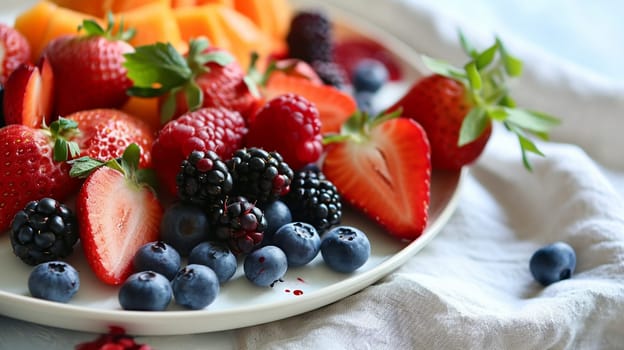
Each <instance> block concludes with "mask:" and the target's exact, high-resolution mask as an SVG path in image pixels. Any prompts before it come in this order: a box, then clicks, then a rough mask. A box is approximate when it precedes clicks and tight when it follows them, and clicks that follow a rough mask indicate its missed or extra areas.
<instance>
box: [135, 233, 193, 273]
mask: <svg viewBox="0 0 624 350" xmlns="http://www.w3.org/2000/svg"><path fill="white" fill-rule="evenodd" d="M133 263H134V270H135V271H137V272H138V271H149V270H152V271H154V272H158V273H159V274H161V275H163V276H165V277H167V278H168V279H169V280H172V279H173V277H174V276H175V275H176V273H177V272H178V270H179V269H180V266H181V263H180V254H179V253H178V252H177V251H176V250H175V248H173V247H172V246H170V245H169V244H167V243H165V242H163V241H157V242H151V243H147V244H145V245H144V246H142V247H141V248H139V250H138V251H137V252H136V254H135V255H134V261H133Z"/></svg>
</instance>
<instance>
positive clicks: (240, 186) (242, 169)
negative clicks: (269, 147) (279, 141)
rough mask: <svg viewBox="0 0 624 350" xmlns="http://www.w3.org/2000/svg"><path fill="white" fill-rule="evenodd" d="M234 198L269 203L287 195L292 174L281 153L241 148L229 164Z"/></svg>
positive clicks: (255, 148)
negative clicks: (239, 197)
mask: <svg viewBox="0 0 624 350" xmlns="http://www.w3.org/2000/svg"><path fill="white" fill-rule="evenodd" d="M227 166H228V169H229V170H230V173H231V174H232V178H233V179H234V188H233V190H232V192H233V194H234V195H238V196H243V197H245V198H247V200H249V201H250V202H268V201H272V200H275V199H277V198H278V197H280V196H283V195H285V194H286V193H288V191H289V189H290V182H291V181H292V178H293V171H292V169H291V168H290V167H289V166H288V164H287V163H286V162H284V160H283V158H282V156H281V155H280V154H279V153H278V152H267V151H265V150H263V149H261V148H257V147H251V148H242V149H239V150H237V151H236V152H234V155H233V156H232V158H231V159H230V160H228V161H227Z"/></svg>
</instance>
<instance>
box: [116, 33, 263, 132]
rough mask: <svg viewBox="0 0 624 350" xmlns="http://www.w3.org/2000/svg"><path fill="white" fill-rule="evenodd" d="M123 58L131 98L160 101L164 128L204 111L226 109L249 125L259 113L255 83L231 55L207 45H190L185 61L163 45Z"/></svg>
mask: <svg viewBox="0 0 624 350" xmlns="http://www.w3.org/2000/svg"><path fill="white" fill-rule="evenodd" d="M125 57H126V62H125V63H124V66H125V67H126V68H127V69H128V76H129V77H130V79H132V81H133V84H134V85H133V87H132V88H130V89H129V90H128V93H129V94H130V95H133V96H139V97H155V96H162V98H161V100H160V101H161V105H160V112H161V119H162V121H163V122H167V121H169V120H170V119H171V118H176V117H178V116H180V115H182V114H183V113H186V112H188V111H194V110H196V109H198V108H200V107H224V108H228V109H231V110H234V111H237V112H239V113H240V114H241V115H242V116H243V117H244V118H246V119H247V118H249V117H250V116H251V114H252V113H253V111H255V108H256V104H257V103H258V97H257V92H256V86H255V85H254V83H253V82H252V81H251V80H250V79H248V78H246V76H245V72H244V71H243V69H242V68H241V67H240V65H239V64H238V62H236V61H234V58H233V57H232V55H230V54H229V53H228V52H226V51H224V50H221V49H218V48H214V47H209V45H208V41H207V40H205V39H196V40H192V41H191V42H190V43H189V53H188V55H187V56H186V58H185V57H182V55H180V54H179V53H178V52H177V51H176V50H175V49H174V48H173V46H171V45H170V44H163V43H156V44H154V45H148V46H142V47H138V48H137V50H136V52H134V53H129V54H126V55H125ZM154 86H157V87H154Z"/></svg>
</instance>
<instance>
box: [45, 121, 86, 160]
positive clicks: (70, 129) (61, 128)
mask: <svg viewBox="0 0 624 350" xmlns="http://www.w3.org/2000/svg"><path fill="white" fill-rule="evenodd" d="M43 130H44V132H46V133H47V134H48V135H49V136H50V138H51V139H52V141H54V150H53V152H52V157H53V159H54V161H55V162H64V161H66V160H68V159H70V158H73V157H76V156H78V155H79V154H80V148H79V147H78V144H77V143H76V142H74V141H69V139H71V137H72V136H73V135H75V134H76V133H77V132H78V123H76V122H75V121H73V120H69V119H65V118H63V117H59V119H58V120H55V121H54V122H52V124H50V126H49V127H47V126H45V125H44V126H43Z"/></svg>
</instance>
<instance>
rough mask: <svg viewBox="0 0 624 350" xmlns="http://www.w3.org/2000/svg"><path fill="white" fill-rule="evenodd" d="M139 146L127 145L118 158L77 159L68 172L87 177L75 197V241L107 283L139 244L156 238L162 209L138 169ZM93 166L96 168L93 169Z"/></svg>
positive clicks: (126, 271)
mask: <svg viewBox="0 0 624 350" xmlns="http://www.w3.org/2000/svg"><path fill="white" fill-rule="evenodd" d="M139 153H140V151H139V147H138V146H137V145H136V144H132V145H130V146H128V148H127V149H126V151H125V152H124V155H123V158H122V160H121V162H118V161H117V160H111V161H109V162H107V163H103V162H100V161H97V160H94V159H90V158H86V157H84V158H79V159H78V160H76V161H75V163H74V166H73V167H72V170H71V175H72V176H77V177H81V176H85V175H87V174H89V175H88V177H87V179H86V181H85V182H84V184H83V185H82V188H81V189H80V193H79V194H78V197H77V200H76V212H77V217H78V222H79V225H80V241H81V242H82V247H83V250H84V253H85V256H86V257H87V262H88V263H89V266H91V269H92V270H93V272H94V273H95V275H96V276H97V277H98V278H99V279H100V280H101V281H103V282H105V283H107V284H112V285H117V284H120V283H122V282H123V281H124V280H125V279H126V278H127V277H128V276H129V275H130V274H131V273H132V259H133V257H134V255H135V253H136V252H137V250H138V249H139V248H140V247H141V246H142V245H144V244H146V243H148V242H151V241H154V240H157V239H158V234H159V226H160V220H161V218H162V214H163V209H162V207H161V205H160V202H159V201H158V199H157V198H156V195H155V193H154V191H153V190H152V188H150V187H149V186H148V185H147V184H146V183H145V182H144V181H146V180H147V179H149V178H150V177H151V175H149V174H150V173H149V171H148V170H146V169H138V164H139V157H140V154H139ZM94 169H95V170H94Z"/></svg>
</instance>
